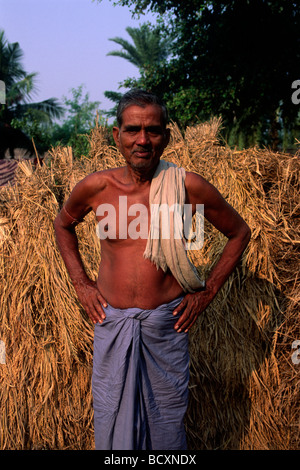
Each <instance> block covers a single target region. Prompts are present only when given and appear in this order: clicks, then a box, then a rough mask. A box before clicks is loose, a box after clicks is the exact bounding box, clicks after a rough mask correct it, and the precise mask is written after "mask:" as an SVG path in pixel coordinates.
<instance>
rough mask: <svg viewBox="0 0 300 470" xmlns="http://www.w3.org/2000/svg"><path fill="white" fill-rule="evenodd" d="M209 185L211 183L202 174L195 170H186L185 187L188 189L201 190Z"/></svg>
mask: <svg viewBox="0 0 300 470" xmlns="http://www.w3.org/2000/svg"><path fill="white" fill-rule="evenodd" d="M209 186H210V183H209V182H208V181H207V180H206V179H205V178H204V177H203V176H202V175H200V174H198V173H195V172H193V171H186V175H185V187H186V189H187V190H189V189H190V190H192V191H193V190H199V189H203V188H208V187H209Z"/></svg>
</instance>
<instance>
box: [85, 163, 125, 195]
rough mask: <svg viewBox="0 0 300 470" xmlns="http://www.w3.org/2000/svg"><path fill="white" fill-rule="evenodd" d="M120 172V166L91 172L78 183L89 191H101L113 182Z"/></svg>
mask: <svg viewBox="0 0 300 470" xmlns="http://www.w3.org/2000/svg"><path fill="white" fill-rule="evenodd" d="M120 173H121V168H120V167H118V168H109V169H106V170H99V171H95V172H94V173H90V174H89V175H87V176H85V178H83V179H82V180H81V181H79V183H78V185H80V186H81V188H82V189H84V190H87V191H88V192H99V191H101V190H103V189H104V188H105V187H106V186H107V185H109V184H110V183H111V182H113V181H114V180H115V179H116V178H118V175H119V174H120Z"/></svg>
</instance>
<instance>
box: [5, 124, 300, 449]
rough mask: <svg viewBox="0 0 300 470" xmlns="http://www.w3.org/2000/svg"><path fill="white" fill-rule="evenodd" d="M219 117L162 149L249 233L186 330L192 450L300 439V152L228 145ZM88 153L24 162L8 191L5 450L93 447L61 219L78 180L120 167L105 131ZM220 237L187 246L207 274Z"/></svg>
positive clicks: (91, 225) (281, 444)
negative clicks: (296, 346) (237, 258)
mask: <svg viewBox="0 0 300 470" xmlns="http://www.w3.org/2000/svg"><path fill="white" fill-rule="evenodd" d="M220 125H221V123H220V121H219V120H217V119H213V120H212V121H211V122H209V123H205V124H203V125H199V126H196V127H194V128H188V129H187V130H186V133H185V135H184V136H183V135H182V134H181V133H180V131H179V129H178V127H177V126H176V125H175V124H172V126H171V127H172V139H171V142H170V144H169V146H168V148H167V149H166V151H165V154H164V158H165V159H167V160H170V161H173V162H175V163H177V164H179V165H181V166H184V167H185V168H186V169H187V170H190V171H195V172H198V173H200V174H202V175H203V176H204V177H205V178H206V179H208V180H209V181H210V182H211V183H213V184H214V185H215V186H216V187H217V188H218V189H219V190H220V192H221V193H222V194H223V196H224V197H226V199H227V200H228V202H230V203H231V204H232V205H233V206H234V207H235V208H236V209H237V210H238V212H240V213H241V215H242V216H243V217H244V218H245V220H246V221H247V222H248V224H249V225H250V227H251V229H252V239H251V241H250V244H249V246H248V248H247V250H246V252H245V253H244V256H243V259H242V260H241V262H240V265H239V266H238V268H237V269H236V271H235V272H234V273H233V274H232V276H231V277H230V279H229V280H228V281H227V283H226V285H225V286H224V288H223V289H222V290H221V291H220V293H219V294H218V296H217V297H216V299H215V300H214V302H213V303H212V304H211V305H210V306H209V307H208V308H207V310H206V311H205V312H204V313H203V314H202V315H201V316H200V317H199V319H198V321H197V324H196V325H195V327H194V328H193V329H192V331H191V334H190V353H191V368H190V369H191V380H190V403H189V409H188V413H187V417H186V425H187V434H188V442H189V447H190V448H191V449H298V448H299V442H300V435H299V433H300V427H299V419H300V414H299V371H300V365H299V364H296V363H295V362H293V361H292V359H291V356H292V353H293V350H292V344H293V342H294V341H295V340H300V329H299V300H300V299H299V287H298V272H299V159H298V157H297V156H290V155H285V154H276V153H272V152H270V151H268V150H259V149H256V148H254V149H248V150H245V151H239V152H238V151H234V150H230V149H229V148H228V147H227V146H221V145H220V142H219V136H218V133H219V129H220ZM90 144H91V153H90V158H85V157H83V158H82V159H81V160H76V161H73V158H72V152H71V149H70V148H61V147H58V148H55V149H52V151H51V152H50V155H49V158H48V161H47V162H46V163H45V164H44V165H42V166H39V167H37V168H36V169H35V170H34V169H33V168H32V167H30V166H28V165H21V164H19V168H18V172H17V176H16V183H17V184H16V185H15V186H14V187H4V188H3V189H2V190H1V191H0V255H1V257H0V286H1V289H0V297H1V298H0V340H2V341H4V343H5V346H6V364H0V394H1V401H0V417H1V425H0V447H1V449H91V448H93V412H92V398H91V367H92V341H93V327H92V325H91V323H90V321H89V320H88V318H87V316H86V314H85V312H84V311H83V310H82V307H81V306H80V305H79V303H78V300H77V298H76V295H75V292H74V289H73V287H72V285H71V283H70V280H69V277H68V274H67V272H66V269H65V267H64V264H63V262H62V259H61V257H60V254H59V252H58V249H57V246H56V243H55V238H54V231H53V220H54V218H55V216H56V214H57V212H58V211H59V209H60V207H61V206H62V204H63V203H64V201H65V200H66V198H67V197H68V195H69V194H70V191H71V189H72V188H73V186H74V185H75V184H76V182H77V181H79V180H80V179H82V178H83V177H84V176H85V175H87V174H89V173H91V172H93V171H96V170H101V169H105V168H108V167H115V166H119V165H122V164H123V159H122V157H121V156H120V154H119V153H118V151H117V150H116V149H115V148H114V147H111V146H109V145H108V143H107V141H106V136H105V130H104V129H103V128H101V127H99V126H96V128H95V129H94V131H93V132H92V134H91V136H90ZM77 233H78V236H79V241H80V245H79V246H80V250H81V254H82V257H83V260H84V264H85V266H86V269H87V271H88V274H89V275H90V276H91V277H92V278H93V279H95V277H96V275H97V270H98V266H99V261H100V245H99V240H98V238H97V236H96V233H95V218H94V216H93V215H92V214H89V215H88V216H87V217H86V219H85V221H84V222H83V223H82V224H80V225H79V226H78V227H77ZM225 242H226V239H225V237H224V236H223V235H221V234H219V233H218V232H217V231H216V230H215V229H214V228H213V227H211V226H210V224H208V223H207V224H206V225H205V242H204V247H203V249H202V250H201V251H200V252H199V253H195V252H190V253H189V255H190V257H191V259H192V260H193V261H194V262H195V264H196V265H197V266H198V268H199V270H202V271H203V272H204V274H206V273H207V272H208V271H209V270H210V269H211V267H212V265H213V264H214V263H215V262H216V261H217V258H218V256H219V254H220V253H221V251H222V249H223V247H224V244H225Z"/></svg>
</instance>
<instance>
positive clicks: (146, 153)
mask: <svg viewBox="0 0 300 470" xmlns="http://www.w3.org/2000/svg"><path fill="white" fill-rule="evenodd" d="M133 153H134V155H135V156H136V157H139V158H149V157H151V155H152V150H147V149H141V150H134V152H133Z"/></svg>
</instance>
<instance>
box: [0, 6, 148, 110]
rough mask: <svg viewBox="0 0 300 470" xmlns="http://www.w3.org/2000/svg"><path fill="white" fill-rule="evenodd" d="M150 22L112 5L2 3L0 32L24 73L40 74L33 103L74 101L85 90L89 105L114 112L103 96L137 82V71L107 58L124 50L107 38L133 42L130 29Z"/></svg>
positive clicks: (144, 17)
mask: <svg viewBox="0 0 300 470" xmlns="http://www.w3.org/2000/svg"><path fill="white" fill-rule="evenodd" d="M146 21H150V22H152V23H154V22H155V17H154V16H153V15H152V14H151V13H148V14H147V15H144V16H141V17H140V19H133V18H132V15H131V13H130V11H129V9H128V7H121V6H113V2H112V1H109V0H102V1H101V3H98V2H97V1H96V0H95V1H94V2H93V1H92V0H0V29H4V31H5V36H6V39H7V40H8V41H9V42H19V44H20V47H21V49H22V50H23V52H24V60H23V64H24V69H25V70H26V72H28V73H31V72H37V73H38V80H37V89H38V93H37V94H36V95H35V96H34V101H41V100H44V99H47V98H52V97H55V98H58V99H59V100H61V99H62V97H63V96H68V97H70V96H71V95H70V93H69V90H70V89H71V88H77V87H78V86H79V85H81V84H84V85H85V88H84V91H85V92H88V93H89V96H90V100H91V101H100V103H101V104H100V108H101V109H105V110H107V109H110V108H111V107H112V106H113V104H112V102H111V101H109V100H107V99H106V98H105V97H104V94H103V93H104V91H105V90H113V91H117V90H118V86H119V82H121V81H123V80H124V79H125V78H127V77H137V76H138V69H137V68H136V67H134V66H133V65H131V64H130V63H128V62H127V61H126V60H124V59H122V58H119V57H113V56H106V54H107V53H108V52H109V51H112V50H115V49H120V46H118V45H117V44H115V43H114V42H112V41H109V38H113V37H115V36H121V37H123V38H125V39H127V40H130V41H131V39H130V37H129V36H128V35H127V32H126V30H125V29H126V27H127V26H133V27H138V26H139V25H140V24H142V23H144V22H146ZM121 91H122V90H121Z"/></svg>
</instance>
